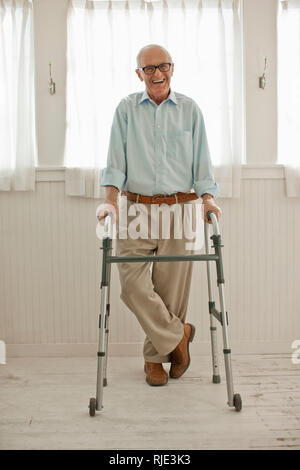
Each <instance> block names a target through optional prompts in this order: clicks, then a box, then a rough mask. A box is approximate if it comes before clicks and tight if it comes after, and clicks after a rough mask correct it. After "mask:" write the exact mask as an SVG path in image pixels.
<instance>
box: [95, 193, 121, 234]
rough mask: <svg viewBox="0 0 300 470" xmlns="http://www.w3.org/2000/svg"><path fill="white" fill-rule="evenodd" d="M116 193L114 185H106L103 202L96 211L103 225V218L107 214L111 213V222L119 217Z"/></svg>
mask: <svg viewBox="0 0 300 470" xmlns="http://www.w3.org/2000/svg"><path fill="white" fill-rule="evenodd" d="M118 193H119V190H118V188H116V187H115V186H106V199H105V201H104V204H101V205H100V207H99V210H98V212H97V219H98V220H99V222H100V224H101V225H104V219H105V217H106V215H107V214H109V213H111V214H112V215H113V223H115V222H116V221H117V220H118V218H119V208H118Z"/></svg>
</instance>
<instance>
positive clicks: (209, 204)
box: [201, 194, 222, 224]
mask: <svg viewBox="0 0 300 470" xmlns="http://www.w3.org/2000/svg"><path fill="white" fill-rule="evenodd" d="M201 197H202V203H203V216H204V221H205V222H208V223H209V224H211V223H212V221H211V220H208V218H207V216H206V214H207V212H209V211H211V212H213V213H214V214H216V217H217V221H218V222H219V220H220V217H221V215H222V211H221V209H220V208H219V207H218V206H217V205H216V203H215V201H214V198H213V196H211V195H210V194H202V196H201Z"/></svg>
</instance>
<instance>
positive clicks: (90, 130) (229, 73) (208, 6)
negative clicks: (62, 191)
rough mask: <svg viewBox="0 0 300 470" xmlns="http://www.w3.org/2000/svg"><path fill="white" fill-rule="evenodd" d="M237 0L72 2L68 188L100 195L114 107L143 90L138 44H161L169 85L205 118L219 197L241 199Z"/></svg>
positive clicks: (84, 0)
mask: <svg viewBox="0 0 300 470" xmlns="http://www.w3.org/2000/svg"><path fill="white" fill-rule="evenodd" d="M240 17H241V11H240V1H239V0H202V1H201V0H153V1H149V2H145V1H141V0H128V1H125V0H123V1H122V0H119V1H103V0H100V1H99V0H98V1H88V0H70V1H69V10H68V46H67V131H66V147H65V165H66V167H67V168H66V191H67V194H70V195H83V196H88V197H103V196H104V193H103V188H102V189H101V188H100V184H99V183H100V179H101V168H104V167H105V166H106V155H107V148H108V140H109V134H110V126H111V123H112V118H113V113H114V110H115V107H116V106H117V104H118V103H119V101H120V99H121V98H123V97H124V96H126V95H127V94H129V93H133V92H136V91H138V90H141V89H142V88H141V87H143V85H141V82H140V81H139V80H138V77H137V75H136V74H135V67H136V55H137V53H138V51H139V49H140V48H141V47H143V46H144V45H146V44H149V43H157V44H161V45H163V46H164V47H166V48H167V49H168V50H169V52H170V53H171V55H172V59H173V61H174V63H175V70H174V75H173V78H172V83H171V87H172V89H173V90H174V91H177V92H180V93H184V94H186V95H188V96H191V97H192V98H193V99H194V100H195V101H196V102H197V103H198V104H199V106H200V108H201V110H202V112H203V114H204V119H205V124H206V129H207V134H208V141H209V146H210V151H211V155H212V160H213V165H214V172H215V178H216V180H217V182H218V183H219V184H220V196H221V197H222V196H223V197H232V196H239V192H240V164H241V160H242V155H243V149H244V143H243V142H244V124H243V80H242V38H241V36H242V34H241V24H240Z"/></svg>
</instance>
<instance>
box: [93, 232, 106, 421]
mask: <svg viewBox="0 0 300 470" xmlns="http://www.w3.org/2000/svg"><path fill="white" fill-rule="evenodd" d="M110 251H111V239H110V238H104V240H103V255H102V281H101V292H100V314H99V344H98V352H97V358H98V360H97V387H96V399H95V398H91V399H90V405H89V409H90V416H95V411H101V409H102V408H103V385H104V378H106V377H105V364H106V356H107V351H106V348H107V343H108V317H109V280H110V265H109V263H107V261H106V258H107V256H109V255H110Z"/></svg>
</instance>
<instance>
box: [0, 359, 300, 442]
mask: <svg viewBox="0 0 300 470" xmlns="http://www.w3.org/2000/svg"><path fill="white" fill-rule="evenodd" d="M108 366H109V369H108V387H106V388H105V389H104V408H103V410H102V411H101V412H97V414H96V416H95V417H93V418H91V417H90V416H89V414H88V403H89V398H90V397H93V396H95V387H96V386H95V382H96V360H95V358H39V359H38V358H22V359H21V358H12V359H8V360H7V364H6V365H0V449H174V450H175V449H189V450H190V449H300V364H298V365H294V364H292V362H291V356H290V355H259V356H258V355H257V356H256V355H248V356H235V358H233V359H232V367H233V375H234V388H235V392H237V393H240V394H241V396H242V400H243V409H242V411H241V412H240V413H237V412H236V411H235V410H234V409H233V408H229V407H228V405H227V391H226V381H225V374H224V367H223V364H221V376H222V383H221V384H212V382H211V373H212V372H211V364H210V358H209V357H203V356H201V357H199V356H196V357H195V356H194V357H193V358H192V363H191V367H190V369H189V370H188V371H187V372H186V374H185V375H184V376H183V377H182V378H181V379H178V380H171V379H170V380H169V382H168V384H167V385H166V386H164V387H150V386H149V385H147V383H146V382H145V376H144V372H143V360H142V358H137V357H129V358H127V357H122V358H118V357H111V358H109V365H108ZM167 368H168V367H167Z"/></svg>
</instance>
